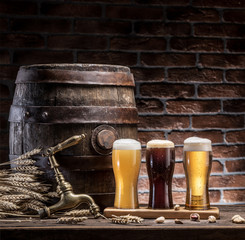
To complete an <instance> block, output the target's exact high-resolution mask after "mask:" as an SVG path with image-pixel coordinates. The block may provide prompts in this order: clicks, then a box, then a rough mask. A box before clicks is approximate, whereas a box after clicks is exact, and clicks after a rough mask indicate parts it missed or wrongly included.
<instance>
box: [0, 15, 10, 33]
mask: <svg viewBox="0 0 245 240" xmlns="http://www.w3.org/2000/svg"><path fill="white" fill-rule="evenodd" d="M6 30H8V19H7V18H0V32H3V31H6Z"/></svg>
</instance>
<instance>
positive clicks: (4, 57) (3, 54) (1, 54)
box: [0, 50, 10, 64]
mask: <svg viewBox="0 0 245 240" xmlns="http://www.w3.org/2000/svg"><path fill="white" fill-rule="evenodd" d="M9 63H10V55H9V52H8V51H7V50H0V64H9Z"/></svg>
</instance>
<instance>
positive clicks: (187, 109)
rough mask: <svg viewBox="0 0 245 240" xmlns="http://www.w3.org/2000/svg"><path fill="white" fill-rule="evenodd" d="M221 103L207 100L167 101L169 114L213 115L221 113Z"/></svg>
mask: <svg viewBox="0 0 245 240" xmlns="http://www.w3.org/2000/svg"><path fill="white" fill-rule="evenodd" d="M220 109H221V104H220V101H214V100H207V101H197V100H172V101H167V103H166V110H167V112H168V113H177V114H180V113H194V114H196V113H211V112H220Z"/></svg>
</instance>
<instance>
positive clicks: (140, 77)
mask: <svg viewBox="0 0 245 240" xmlns="http://www.w3.org/2000/svg"><path fill="white" fill-rule="evenodd" d="M130 70H131V72H132V73H133V75H134V80H135V81H137V82H138V81H162V80H164V76H165V71H164V69H162V68H139V67H137V68H131V69H130Z"/></svg>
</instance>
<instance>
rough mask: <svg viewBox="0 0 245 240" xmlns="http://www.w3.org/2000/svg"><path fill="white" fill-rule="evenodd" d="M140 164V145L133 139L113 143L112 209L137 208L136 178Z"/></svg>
mask: <svg viewBox="0 0 245 240" xmlns="http://www.w3.org/2000/svg"><path fill="white" fill-rule="evenodd" d="M140 163H141V144H140V142H138V141H136V140H133V139H119V140H116V141H115V142H114V143H113V150H112V166H113V172H114V176H115V182H116V194H115V201H114V207H116V208H138V207H139V203H138V188H137V184H138V177H139V170H140Z"/></svg>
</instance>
